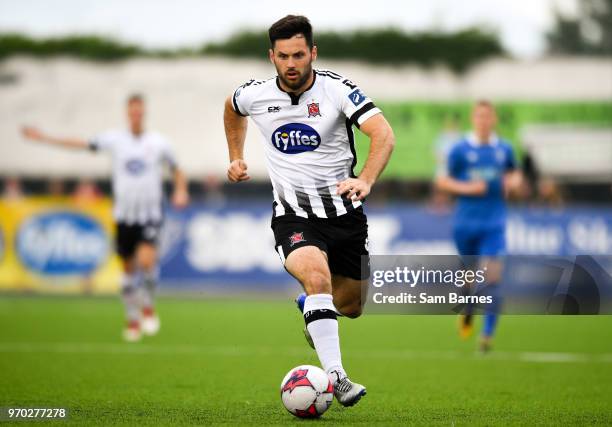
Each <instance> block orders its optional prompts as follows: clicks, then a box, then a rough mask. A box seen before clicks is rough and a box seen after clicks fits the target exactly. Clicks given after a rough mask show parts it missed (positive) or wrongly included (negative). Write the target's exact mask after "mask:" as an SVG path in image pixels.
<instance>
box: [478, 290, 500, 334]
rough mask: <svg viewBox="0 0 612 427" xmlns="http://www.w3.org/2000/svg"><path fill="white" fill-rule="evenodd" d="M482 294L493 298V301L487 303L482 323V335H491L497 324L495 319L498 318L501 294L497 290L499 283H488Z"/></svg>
mask: <svg viewBox="0 0 612 427" xmlns="http://www.w3.org/2000/svg"><path fill="white" fill-rule="evenodd" d="M483 295H490V296H491V297H492V298H493V302H492V303H491V304H488V305H487V308H486V311H485V316H484V325H483V328H482V335H483V336H485V337H492V336H493V333H494V332H495V327H496V326H497V320H498V318H499V312H500V310H501V305H502V296H501V295H500V292H499V285H488V286H487V287H486V290H485V292H484V293H483Z"/></svg>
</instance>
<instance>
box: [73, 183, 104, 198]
mask: <svg viewBox="0 0 612 427" xmlns="http://www.w3.org/2000/svg"><path fill="white" fill-rule="evenodd" d="M72 197H73V199H74V201H75V202H76V203H90V202H95V201H97V200H98V199H100V197H102V194H101V192H100V190H99V189H98V187H97V186H96V183H95V182H94V181H93V180H92V179H89V178H82V179H81V180H80V181H79V183H78V184H77V186H76V188H75V189H74V193H73V194H72Z"/></svg>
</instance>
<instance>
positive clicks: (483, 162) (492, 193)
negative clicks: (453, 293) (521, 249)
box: [436, 100, 520, 352]
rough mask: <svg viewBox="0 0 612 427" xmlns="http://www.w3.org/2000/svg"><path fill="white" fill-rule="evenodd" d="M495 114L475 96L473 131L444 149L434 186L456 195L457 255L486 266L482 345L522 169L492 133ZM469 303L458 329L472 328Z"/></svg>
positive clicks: (493, 315)
mask: <svg viewBox="0 0 612 427" xmlns="http://www.w3.org/2000/svg"><path fill="white" fill-rule="evenodd" d="M496 125H497V114H496V111H495V107H494V106H493V104H491V103H490V102H489V101H485V100H482V101H479V102H477V103H476V104H475V105H474V107H473V109H472V126H473V132H472V133H470V134H469V135H468V136H466V137H465V138H463V139H462V140H460V141H458V142H457V143H456V144H455V145H454V146H453V147H452V148H451V150H450V152H449V154H448V165H447V173H446V174H441V175H440V176H438V178H437V180H436V184H437V186H438V188H440V189H441V190H443V191H447V192H449V193H452V194H454V195H456V196H458V201H457V206H456V211H455V221H454V232H453V237H454V240H455V244H456V246H457V251H458V252H459V254H460V255H465V256H468V255H474V256H478V257H480V258H481V259H480V260H479V262H480V264H481V267H482V266H486V268H487V270H486V283H487V286H486V288H487V289H486V290H485V292H486V293H487V294H488V295H491V296H492V297H493V303H492V304H490V305H489V306H488V307H486V309H485V319H484V327H483V330H482V335H481V337H480V349H481V351H483V352H486V351H488V350H489V349H490V346H491V339H492V337H493V333H494V331H495V326H496V323H497V318H498V312H499V309H500V304H501V300H500V298H501V297H500V295H499V292H498V285H497V283H498V282H499V280H500V276H501V270H502V265H501V262H500V260H499V258H496V257H499V256H500V255H502V254H503V253H504V251H505V249H506V240H505V228H506V203H505V197H506V196H508V195H509V194H510V193H512V192H514V191H516V190H518V188H519V186H520V172H519V171H518V170H517V168H516V162H515V158H514V153H513V150H512V146H511V145H510V144H509V143H507V142H505V141H503V140H502V139H500V138H499V137H498V136H497V135H496V134H495V127H496ZM471 311H472V307H470V306H468V307H467V310H466V315H463V316H462V317H461V318H460V334H461V336H462V337H464V338H467V337H468V336H469V335H470V334H471V331H472V316H471Z"/></svg>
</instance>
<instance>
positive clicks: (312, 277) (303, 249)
mask: <svg viewBox="0 0 612 427" xmlns="http://www.w3.org/2000/svg"><path fill="white" fill-rule="evenodd" d="M268 34H269V38H270V44H271V47H270V50H269V58H270V61H271V62H272V63H273V64H274V66H275V68H276V72H277V76H276V77H275V78H271V79H269V80H262V81H257V80H251V81H249V82H247V83H245V84H244V85H242V86H240V87H239V88H238V89H237V90H236V91H235V92H234V94H233V95H232V96H230V97H229V98H228V99H227V101H226V103H225V114H224V122H225V132H226V136H227V142H228V148H229V157H230V165H229V168H228V171H227V175H228V178H229V180H230V181H231V182H241V181H245V180H248V179H249V175H248V173H247V164H246V163H245V161H244V159H243V147H244V140H245V136H246V130H247V120H246V116H250V117H251V119H252V120H253V121H254V122H255V124H256V125H257V126H258V128H259V130H260V131H261V134H262V136H263V138H262V144H263V149H264V151H265V154H266V159H267V166H268V173H269V175H270V179H271V181H272V187H273V193H274V203H273V205H272V206H273V207H272V210H273V218H272V230H273V231H274V237H275V240H276V250H277V252H278V254H279V256H280V258H281V260H282V262H283V263H284V266H285V269H286V270H287V271H288V272H289V273H290V274H291V275H293V276H294V277H295V278H296V279H297V280H298V281H299V282H300V283H301V284H302V286H303V287H304V290H305V291H306V294H307V296H306V297H305V301H304V306H303V310H302V312H303V315H304V320H305V323H306V332H307V333H309V335H310V336H311V338H312V341H313V342H314V347H315V349H316V351H317V355H318V356H319V360H320V361H321V365H322V366H323V369H325V370H326V372H327V373H328V375H329V376H330V378H331V380H332V382H333V383H334V393H335V396H336V398H337V399H338V401H339V402H340V403H341V404H342V405H344V406H352V405H354V404H355V403H357V402H358V401H359V399H360V398H361V397H362V396H363V395H365V393H366V389H365V387H364V386H363V385H361V384H357V383H353V382H351V381H350V380H349V378H348V376H347V375H346V372H345V370H344V368H343V366H342V360H341V355H340V341H339V337H338V322H337V320H336V316H337V314H338V313H339V314H342V315H344V316H347V317H351V318H355V317H357V316H359V315H360V314H361V310H362V304H363V303H364V301H363V299H362V294H361V293H362V287H363V286H364V283H365V281H366V280H367V278H368V276H369V272H368V271H366V270H367V268H364V269H362V268H361V257H362V256H367V255H368V251H367V220H366V216H365V214H364V212H363V207H362V203H363V200H364V198H365V197H366V196H367V195H368V194H369V193H370V189H371V188H372V185H373V184H374V182H375V181H376V179H377V178H378V176H379V175H380V173H381V172H382V170H383V169H384V167H385V165H386V164H387V161H388V160H389V156H390V155H391V151H392V150H393V146H394V137H393V131H392V130H391V127H390V126H389V124H388V123H387V121H386V120H385V118H384V117H383V115H382V114H381V111H380V110H379V109H378V108H377V107H376V106H375V105H374V104H373V103H372V101H371V100H370V99H369V98H368V97H367V96H366V95H364V93H363V92H362V91H361V90H360V89H359V88H358V87H357V86H356V85H355V84H354V83H352V82H351V81H350V80H348V79H346V78H344V77H341V76H340V75H338V74H336V73H334V72H331V71H319V70H313V68H312V62H313V61H314V60H315V59H316V58H317V48H316V46H314V43H313V35H312V27H311V25H310V22H309V21H308V19H307V18H306V17H304V16H293V15H289V16H286V17H284V18H282V19H280V20H279V21H278V22H276V23H274V24H273V25H272V26H271V27H270V29H269V31H268ZM353 125H355V126H357V127H358V128H360V130H361V131H362V132H363V133H365V134H366V135H367V136H368V137H369V138H370V141H371V145H370V152H369V156H368V159H367V161H366V163H365V165H364V167H363V169H362V171H361V173H360V174H359V176H355V175H354V173H353V167H354V166H355V163H356V157H355V149H354V140H353V130H352V126H353Z"/></svg>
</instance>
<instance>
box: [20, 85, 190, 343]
mask: <svg viewBox="0 0 612 427" xmlns="http://www.w3.org/2000/svg"><path fill="white" fill-rule="evenodd" d="M144 116H145V102H144V99H143V98H142V96H140V95H132V96H130V97H129V98H128V100H127V117H128V123H129V127H128V128H127V129H119V130H109V131H107V132H103V133H101V134H99V135H97V136H94V137H93V138H91V139H90V140H86V139H78V138H76V139H75V138H56V137H53V136H49V135H47V134H45V133H43V132H41V131H40V130H38V129H37V128H34V127H24V128H23V130H22V133H23V135H24V136H25V137H26V138H28V139H30V140H33V141H37V142H41V143H45V144H50V145H55V146H60V147H66V148H76V149H91V150H93V151H105V152H108V153H109V154H110V155H111V156H112V160H113V199H114V204H113V216H114V218H115V221H116V224H117V242H116V249H117V253H118V254H119V256H120V257H121V260H122V264H123V272H124V274H123V278H122V280H121V295H122V299H123V302H124V305H125V310H126V317H127V327H126V328H125V330H124V332H123V337H124V339H125V340H126V341H130V342H132V341H138V340H140V338H141V336H142V334H143V333H144V334H146V335H154V334H156V333H157V332H158V330H159V327H160V321H159V317H158V316H157V313H156V312H155V309H154V290H155V287H156V283H157V276H158V267H157V243H158V237H159V231H160V227H161V223H162V198H163V189H162V185H163V174H162V166H163V165H164V164H166V165H167V166H169V168H170V170H171V171H172V175H173V181H174V193H173V196H172V203H173V205H174V206H175V207H177V208H181V207H184V206H186V205H187V203H188V201H189V194H188V191H187V180H186V178H185V175H184V174H183V173H182V172H181V170H180V169H179V167H178V165H177V163H176V160H175V157H174V154H173V152H172V149H171V147H170V145H169V143H168V142H167V141H166V139H165V138H164V137H163V136H161V135H160V134H158V133H156V132H152V131H148V130H146V129H145V127H144Z"/></svg>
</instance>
